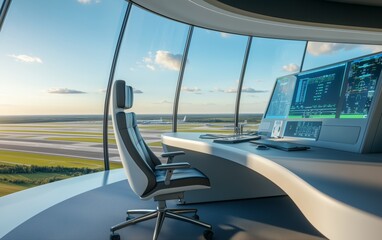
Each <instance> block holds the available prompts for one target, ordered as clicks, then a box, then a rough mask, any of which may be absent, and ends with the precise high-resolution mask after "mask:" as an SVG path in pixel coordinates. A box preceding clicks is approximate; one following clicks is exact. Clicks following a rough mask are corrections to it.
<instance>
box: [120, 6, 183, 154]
mask: <svg viewBox="0 0 382 240" xmlns="http://www.w3.org/2000/svg"><path fill="white" fill-rule="evenodd" d="M187 33H188V26H187V25H185V24H181V23H178V22H175V21H172V20H169V19H166V18H163V17H160V16H158V15H155V14H153V13H150V12H147V11H146V10H143V9H141V8H139V7H135V6H133V7H132V9H131V12H130V17H129V20H128V23H127V27H126V32H125V35H124V40H123V42H122V45H121V50H120V53H119V59H118V64H117V68H116V72H115V79H123V80H125V81H126V83H127V84H129V85H131V86H132V87H133V89H134V106H133V108H132V109H131V111H134V112H135V113H136V114H137V119H138V124H139V125H140V126H139V128H140V130H141V133H142V136H143V138H145V140H146V141H147V142H148V145H149V146H150V147H152V149H154V151H156V152H158V153H159V152H161V151H162V149H161V144H160V133H162V132H165V131H171V124H172V110H173V102H174V97H175V89H176V85H177V80H178V75H179V68H180V64H181V60H182V55H183V51H184V46H185V42H186V37H187Z"/></svg>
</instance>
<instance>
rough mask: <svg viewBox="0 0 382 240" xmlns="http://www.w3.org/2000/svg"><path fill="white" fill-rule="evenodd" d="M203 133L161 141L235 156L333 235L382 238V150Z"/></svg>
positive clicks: (168, 136) (164, 137) (231, 158)
mask: <svg viewBox="0 0 382 240" xmlns="http://www.w3.org/2000/svg"><path fill="white" fill-rule="evenodd" d="M199 136H200V134H198V133H166V134H163V135H162V142H163V144H164V146H172V147H176V148H180V149H185V150H191V151H196V152H200V153H203V154H208V155H214V156H217V157H220V158H222V160H224V159H226V160H229V161H233V162H235V163H237V164H240V165H243V166H245V167H247V168H249V169H251V170H253V171H255V172H257V173H259V174H261V175H262V176H264V177H266V178H267V179H269V180H271V181H272V182H273V183H274V184H276V185H277V186H278V187H280V188H281V189H282V190H283V191H284V192H285V193H286V194H288V196H289V197H290V198H291V199H292V200H293V201H294V203H295V204H296V205H297V207H298V208H299V209H300V210H301V212H302V213H303V214H304V215H305V217H306V218H307V219H308V220H309V221H310V222H311V223H312V225H313V226H315V227H316V228H317V229H318V230H319V231H320V232H321V233H322V234H324V235H325V236H326V237H328V238H329V239H381V236H382V154H358V153H351V152H343V151H337V150H332V149H325V148H317V147H312V148H311V149H310V150H307V151H296V152H286V151H281V150H278V149H269V150H257V149H256V145H254V144H252V143H249V142H245V143H238V144H219V143H214V142H213V140H210V139H200V138H199ZM235 177H239V176H235ZM243 191H245V190H243Z"/></svg>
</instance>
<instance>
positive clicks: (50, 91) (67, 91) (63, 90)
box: [48, 88, 86, 94]
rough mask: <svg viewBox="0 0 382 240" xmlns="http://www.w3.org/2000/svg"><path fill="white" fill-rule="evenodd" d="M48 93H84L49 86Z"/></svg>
mask: <svg viewBox="0 0 382 240" xmlns="http://www.w3.org/2000/svg"><path fill="white" fill-rule="evenodd" d="M48 93H55V94H79V93H86V92H83V91H79V90H74V89H69V88H51V89H48Z"/></svg>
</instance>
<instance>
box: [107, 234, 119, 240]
mask: <svg viewBox="0 0 382 240" xmlns="http://www.w3.org/2000/svg"><path fill="white" fill-rule="evenodd" d="M110 240H121V237H120V236H119V234H118V233H112V234H110Z"/></svg>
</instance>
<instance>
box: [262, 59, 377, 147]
mask: <svg viewBox="0 0 382 240" xmlns="http://www.w3.org/2000/svg"><path fill="white" fill-rule="evenodd" d="M381 78H382V52H379V53H374V54H370V55H367V56H363V57H359V58H355V59H350V60H347V61H343V62H340V63H335V64H331V65H328V66H324V67H320V68H316V69H312V70H308V71H304V72H300V73H297V74H293V75H287V76H285V77H279V78H278V79H277V80H276V83H275V86H274V90H273V93H272V95H271V97H270V101H269V103H268V107H267V111H266V113H265V114H264V117H263V119H262V121H261V124H260V126H259V133H260V134H261V135H263V136H268V137H273V138H286V139H283V141H285V140H287V141H289V140H290V139H292V140H293V141H295V142H297V143H302V144H307V145H310V146H319V147H328V148H334V149H341V150H346V151H353V152H382V150H381V149H382V124H381V122H382V82H381V81H382V80H381ZM292 93H293V94H292ZM291 95H292V96H291ZM312 140H314V141H312Z"/></svg>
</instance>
